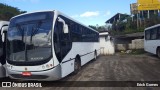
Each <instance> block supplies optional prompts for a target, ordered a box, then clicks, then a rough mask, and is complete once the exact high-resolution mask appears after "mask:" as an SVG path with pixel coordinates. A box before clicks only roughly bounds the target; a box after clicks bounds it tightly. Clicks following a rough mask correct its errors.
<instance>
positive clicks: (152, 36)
mask: <svg viewBox="0 0 160 90" xmlns="http://www.w3.org/2000/svg"><path fill="white" fill-rule="evenodd" d="M151 39H152V40H155V39H157V28H153V29H152V30H151Z"/></svg>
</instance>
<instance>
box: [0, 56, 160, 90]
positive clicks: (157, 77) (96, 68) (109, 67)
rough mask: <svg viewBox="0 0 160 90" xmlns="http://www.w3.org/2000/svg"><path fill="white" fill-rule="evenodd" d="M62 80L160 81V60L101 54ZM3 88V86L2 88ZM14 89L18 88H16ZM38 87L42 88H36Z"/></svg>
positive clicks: (58, 89) (127, 89)
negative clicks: (77, 71) (76, 72)
mask: <svg viewBox="0 0 160 90" xmlns="http://www.w3.org/2000/svg"><path fill="white" fill-rule="evenodd" d="M60 81H160V60H159V59H158V58H157V57H156V56H153V55H150V54H144V55H119V54H117V55H114V56H100V57H99V58H98V59H97V60H96V61H91V62H89V63H88V64H86V65H85V66H83V67H82V69H81V71H80V72H79V73H78V74H76V75H72V74H71V75H69V76H67V77H66V78H64V79H62V80H60ZM1 89H2V88H0V90H1ZM3 89H4V88H3ZM14 89H15V90H17V89H16V88H14ZM14 89H12V90H14ZM30 89H32V88H30ZM36 89H37V90H41V89H42V88H36ZM36 89H34V90H36ZM43 89H45V90H53V89H54V90H67V89H71V90H75V89H76V90H84V89H92V90H160V88H150V87H145V88H142V87H140V88H135V87H134V88H131V87H123V88H122V87H121V88H118V87H116V88H112V87H101V88H100V87H94V88H93V87H84V88H82V87H79V88H76V87H72V88H71V87H65V88H64V87H50V88H43ZM4 90H6V89H4ZM7 90H8V89H7ZM9 90H10V89H9ZM20 90H25V89H20Z"/></svg>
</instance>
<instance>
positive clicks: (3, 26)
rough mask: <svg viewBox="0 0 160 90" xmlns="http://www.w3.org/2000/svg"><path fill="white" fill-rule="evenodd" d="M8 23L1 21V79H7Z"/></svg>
mask: <svg viewBox="0 0 160 90" xmlns="http://www.w3.org/2000/svg"><path fill="white" fill-rule="evenodd" d="M8 25H9V22H8V21H0V32H1V34H0V78H3V77H6V76H7V74H6V70H5V65H6V47H5V46H6V40H5V39H6V37H5V36H6V32H7V29H8Z"/></svg>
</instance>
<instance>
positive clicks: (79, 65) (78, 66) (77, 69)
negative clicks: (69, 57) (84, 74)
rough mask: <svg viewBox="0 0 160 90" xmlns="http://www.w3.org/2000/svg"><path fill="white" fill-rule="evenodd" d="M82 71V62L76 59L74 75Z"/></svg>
mask: <svg viewBox="0 0 160 90" xmlns="http://www.w3.org/2000/svg"><path fill="white" fill-rule="evenodd" d="M80 69H81V61H80V58H78V57H76V59H75V62H74V72H73V73H74V74H77V73H78V72H79V71H80Z"/></svg>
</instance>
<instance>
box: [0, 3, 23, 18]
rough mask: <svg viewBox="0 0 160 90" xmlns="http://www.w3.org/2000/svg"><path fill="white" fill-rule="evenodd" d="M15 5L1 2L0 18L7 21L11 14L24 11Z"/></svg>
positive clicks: (14, 14)
mask: <svg viewBox="0 0 160 90" xmlns="http://www.w3.org/2000/svg"><path fill="white" fill-rule="evenodd" d="M25 12H26V11H21V10H20V9H18V8H16V7H12V6H9V5H6V4H3V3H0V20H7V21H9V20H10V19H11V18H12V17H13V16H16V15H18V14H22V13H25Z"/></svg>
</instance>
